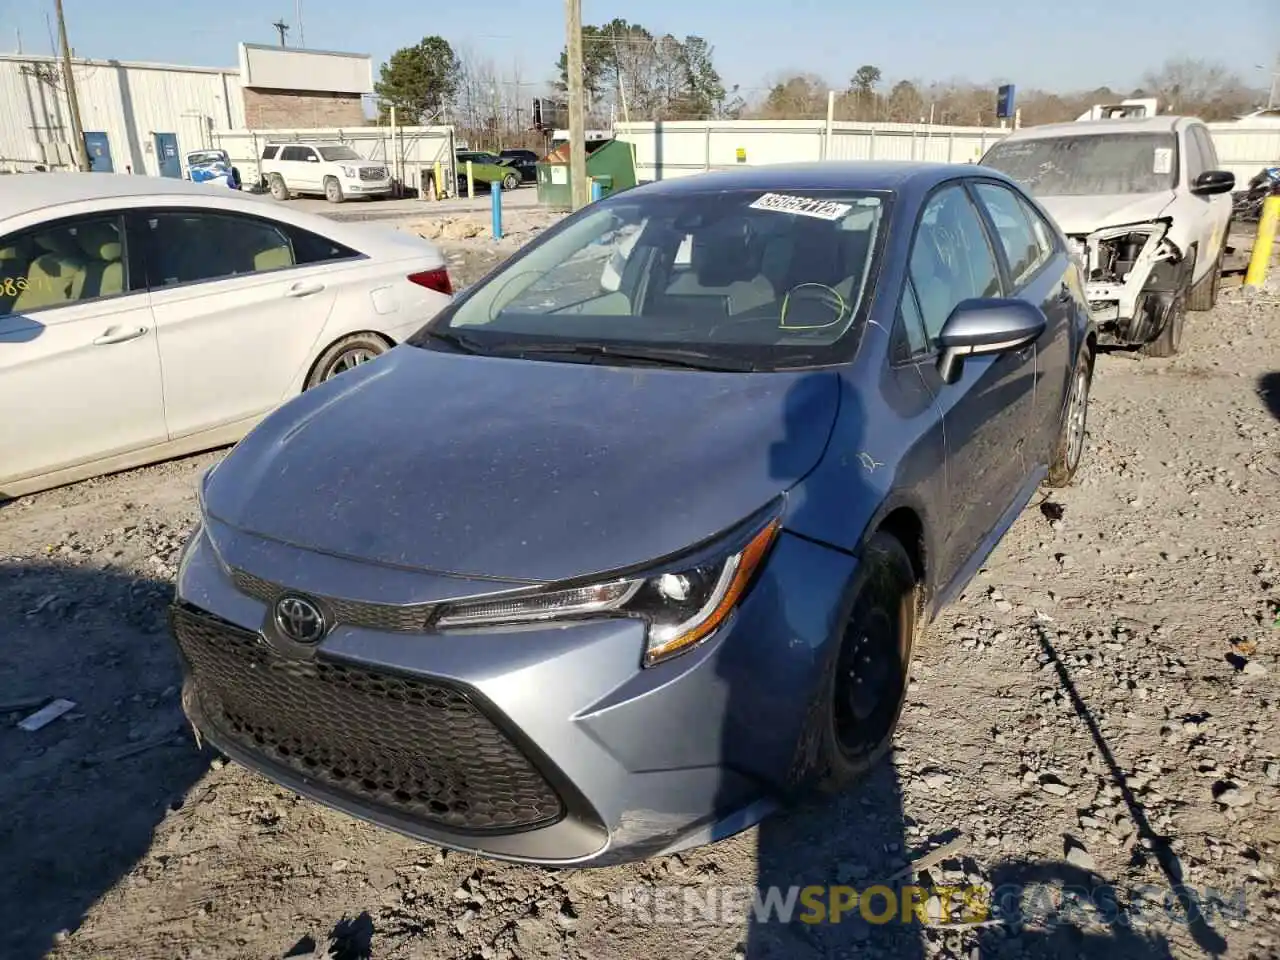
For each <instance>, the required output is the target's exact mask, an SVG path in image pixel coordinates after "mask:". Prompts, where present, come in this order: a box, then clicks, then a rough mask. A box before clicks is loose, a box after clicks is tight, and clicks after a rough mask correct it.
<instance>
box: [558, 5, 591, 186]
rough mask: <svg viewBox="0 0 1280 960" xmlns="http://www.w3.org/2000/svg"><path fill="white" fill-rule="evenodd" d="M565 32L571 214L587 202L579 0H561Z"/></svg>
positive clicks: (585, 131) (585, 133)
mask: <svg viewBox="0 0 1280 960" xmlns="http://www.w3.org/2000/svg"><path fill="white" fill-rule="evenodd" d="M564 14H565V20H566V24H565V28H566V30H567V31H568V38H567V40H568V69H567V71H566V72H567V73H568V77H567V79H568V81H569V187H570V193H569V195H570V197H571V203H572V206H573V209H574V210H581V209H582V208H583V207H585V206H586V205H587V203H588V201H589V200H590V196H591V195H590V192H589V191H588V188H587V129H586V127H587V124H586V117H585V115H584V111H583V102H582V101H583V96H582V86H583V82H582V81H583V78H582V0H564Z"/></svg>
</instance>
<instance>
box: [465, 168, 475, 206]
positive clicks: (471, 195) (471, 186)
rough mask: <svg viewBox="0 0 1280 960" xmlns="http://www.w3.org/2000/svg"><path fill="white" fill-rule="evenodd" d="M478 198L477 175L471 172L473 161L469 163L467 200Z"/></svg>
mask: <svg viewBox="0 0 1280 960" xmlns="http://www.w3.org/2000/svg"><path fill="white" fill-rule="evenodd" d="M475 198H476V175H475V174H474V173H473V172H472V170H471V161H470V160H468V161H467V199H469V200H474V199H475Z"/></svg>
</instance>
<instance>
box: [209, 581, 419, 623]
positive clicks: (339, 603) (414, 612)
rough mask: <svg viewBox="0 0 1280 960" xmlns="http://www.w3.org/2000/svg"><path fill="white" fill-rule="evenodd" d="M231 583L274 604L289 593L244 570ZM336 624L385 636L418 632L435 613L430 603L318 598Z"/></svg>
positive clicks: (253, 595)
mask: <svg viewBox="0 0 1280 960" xmlns="http://www.w3.org/2000/svg"><path fill="white" fill-rule="evenodd" d="M231 582H232V583H233V584H234V585H235V588H236V589H237V590H239V591H240V592H241V593H243V594H245V595H246V596H250V597H253V598H254V599H255V600H261V601H262V602H263V603H274V602H275V601H276V600H277V599H279V598H280V597H281V596H283V595H284V594H285V593H287V592H288V591H287V590H286V589H285V588H284V587H282V586H281V585H280V584H278V583H272V582H271V581H269V580H263V579H262V578H261V577H255V576H254V575H253V574H252V573H247V572H245V571H244V570H233V571H231ZM317 599H318V600H319V601H320V602H321V603H322V604H323V605H324V606H325V608H326V609H327V610H328V612H329V613H330V614H331V615H332V619H333V620H335V621H337V622H338V623H345V624H347V625H349V626H352V627H367V628H368V629H370V630H385V631H387V632H388V633H421V632H422V631H423V630H424V629H425V628H426V624H427V621H428V620H429V619H430V618H431V615H432V614H433V613H434V612H435V606H434V605H433V604H430V603H416V604H406V605H404V606H395V605H393V604H389V603H364V602H362V601H359V600H343V599H340V598H335V597H318V598H317Z"/></svg>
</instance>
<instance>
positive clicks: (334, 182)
mask: <svg viewBox="0 0 1280 960" xmlns="http://www.w3.org/2000/svg"><path fill="white" fill-rule="evenodd" d="M324 198H325V199H326V200H328V201H329V202H330V203H341V202H342V201H343V200H344V199H346V198H345V197H343V195H342V184H340V183H339V182H338V178H337V177H325V178H324Z"/></svg>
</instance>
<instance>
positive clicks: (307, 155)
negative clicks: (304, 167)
mask: <svg viewBox="0 0 1280 960" xmlns="http://www.w3.org/2000/svg"><path fill="white" fill-rule="evenodd" d="M300 149H301V150H302V157H301V159H303V160H305V161H307V163H319V162H320V155H319V154H318V153H316V152H315V151H314V150H313V149H311V148H310V147H302V148H300Z"/></svg>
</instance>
